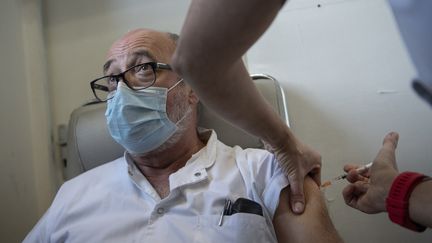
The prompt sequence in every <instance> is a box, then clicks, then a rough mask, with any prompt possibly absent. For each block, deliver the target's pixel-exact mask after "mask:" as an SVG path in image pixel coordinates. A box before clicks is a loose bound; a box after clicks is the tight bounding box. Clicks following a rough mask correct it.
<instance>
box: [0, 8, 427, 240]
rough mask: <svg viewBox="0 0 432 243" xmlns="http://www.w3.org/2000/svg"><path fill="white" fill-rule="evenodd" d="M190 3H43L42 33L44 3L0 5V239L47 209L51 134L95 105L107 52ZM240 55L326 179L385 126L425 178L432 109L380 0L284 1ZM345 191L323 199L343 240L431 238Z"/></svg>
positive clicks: (53, 179)
mask: <svg viewBox="0 0 432 243" xmlns="http://www.w3.org/2000/svg"><path fill="white" fill-rule="evenodd" d="M318 3H319V4H321V5H322V7H321V8H317V7H316V6H317V4H318ZM188 4H189V0H182V1H169V0H145V1H141V0H123V1H118V0H94V1H85V0H75V1H67V0H43V10H44V23H43V30H42V26H41V25H40V16H38V14H39V12H38V10H39V8H40V0H21V1H19V0H15V1H13V0H6V1H2V2H1V8H0V38H1V42H0V43H2V45H1V46H0V53H2V55H1V57H0V73H1V74H2V84H3V88H2V89H1V90H0V109H1V110H0V111H1V114H5V115H3V116H2V118H3V119H1V121H0V132H1V133H0V134H1V140H0V141H1V142H0V143H1V144H0V145H1V146H0V156H1V157H2V160H1V161H0V166H1V167H0V183H1V184H0V192H1V194H2V195H6V196H5V197H3V199H2V201H1V202H0V206H1V207H0V208H1V209H0V212H1V219H0V224H1V229H0V242H17V241H19V240H20V239H22V237H23V236H24V235H25V233H26V232H27V231H28V230H29V229H30V228H31V226H32V225H33V224H34V223H35V221H36V219H37V218H39V217H40V214H41V212H42V211H44V210H45V209H46V208H47V204H48V203H49V201H50V200H51V198H52V191H54V190H55V188H56V186H57V185H58V184H59V181H58V179H57V178H58V172H59V171H60V170H59V168H58V166H59V164H60V162H56V164H54V163H52V162H51V158H50V146H51V143H50V141H49V136H50V135H51V134H52V136H53V138H54V139H56V127H57V126H58V125H60V124H65V123H67V121H68V119H69V114H70V112H71V111H72V110H73V109H74V108H76V107H78V106H79V105H81V104H83V103H84V102H86V101H87V100H89V99H91V98H92V94H91V91H90V88H89V81H90V80H92V79H93V78H96V77H98V76H99V75H100V74H101V65H102V63H103V62H104V58H105V53H106V51H107V49H108V48H109V46H110V44H111V43H112V42H113V41H114V40H115V39H117V38H118V37H120V36H121V35H122V34H124V33H125V32H126V31H127V30H130V29H134V28H137V27H143V26H144V27H150V28H156V29H161V30H166V31H174V32H179V30H180V28H181V25H182V22H183V18H184V16H185V14H186V11H187V6H188ZM42 33H44V36H42V35H41V34H42ZM44 38H45V40H44ZM44 42H45V46H46V60H47V63H48V65H47V70H48V71H47V72H46V73H45V72H44V71H45V55H44V45H43V43H44ZM248 58H249V65H250V69H251V71H252V72H266V73H270V74H272V75H274V76H275V77H277V78H278V79H279V80H280V81H281V82H282V84H283V86H284V88H285V89H286V90H287V98H288V102H289V112H290V119H291V124H292V128H293V130H294V132H295V133H296V134H297V135H298V136H299V137H300V138H301V139H302V140H303V141H304V142H306V143H308V144H310V145H312V146H313V147H315V148H316V149H318V150H319V151H320V152H321V153H322V155H323V158H324V168H323V179H326V178H329V177H332V176H334V175H337V174H339V173H340V172H341V167H342V165H343V164H344V163H345V162H348V161H358V162H367V161H370V160H371V159H373V157H374V156H375V153H376V151H377V149H378V148H379V145H380V143H381V139H382V136H383V135H384V134H385V133H386V132H387V131H389V130H396V131H399V132H400V133H401V141H400V146H399V149H398V158H399V163H400V167H401V169H407V168H415V169H418V170H420V171H423V172H425V173H428V174H432V172H431V171H432V169H431V166H430V165H431V164H430V161H432V150H430V145H431V144H432V143H431V142H432V141H431V137H432V136H430V135H431V131H432V130H431V125H430V124H432V122H431V121H432V117H431V116H432V112H431V110H430V109H429V108H428V107H427V106H426V105H425V104H424V103H423V102H422V101H420V99H418V98H417V97H416V96H415V95H414V94H413V92H412V91H411V89H410V88H409V85H408V82H407V80H409V78H410V77H411V76H412V75H413V74H414V71H413V69H412V67H410V64H409V61H408V59H407V56H406V54H405V52H404V49H403V48H402V45H401V42H400V38H399V36H398V34H397V31H396V29H395V27H394V22H393V20H392V18H391V15H390V13H389V10H388V7H387V5H386V4H384V2H383V0H351V1H343V0H322V1H318V0H292V1H291V2H289V3H288V4H287V5H286V7H285V9H284V11H283V12H282V13H281V14H280V15H279V17H278V18H277V20H276V22H275V24H274V25H273V26H272V28H271V30H269V31H268V33H266V35H265V37H263V38H262V40H261V41H260V42H259V43H258V44H257V45H256V46H255V47H254V48H253V49H252V50H251V51H250V52H249V53H248ZM19 66H24V67H25V68H24V69H23V70H22V69H17V67H19ZM45 76H47V78H45ZM47 80H48V81H49V82H48V83H47ZM380 91H391V92H390V93H388V94H386V93H385V92H384V93H383V94H382V93H380ZM23 93H25V95H22V94H23ZM47 103H49V104H51V105H47ZM50 118H51V119H50ZM343 185H344V183H339V184H337V185H335V186H334V187H333V188H330V189H329V190H328V191H327V192H326V193H327V198H328V199H329V207H330V209H331V214H332V217H333V219H334V223H335V225H336V226H337V228H338V229H339V230H340V232H341V234H342V235H343V237H344V238H345V239H346V241H347V242H408V241H410V242H411V241H416V242H430V241H431V239H432V236H431V232H428V233H426V234H414V233H410V232H408V231H405V230H401V229H399V228H398V227H397V226H395V225H393V224H391V223H390V222H389V221H388V220H387V218H386V216H385V215H378V216H366V215H363V214H361V213H357V212H356V211H354V210H351V209H349V208H347V207H346V206H345V205H344V203H343V201H342V198H341V196H340V191H341V189H342V187H343ZM14 219H19V220H14Z"/></svg>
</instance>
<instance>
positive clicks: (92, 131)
mask: <svg viewBox="0 0 432 243" xmlns="http://www.w3.org/2000/svg"><path fill="white" fill-rule="evenodd" d="M251 77H252V79H253V80H254V83H255V85H256V87H257V88H258V90H259V91H260V92H261V94H262V95H263V96H264V97H265V98H266V100H267V101H268V102H269V103H270V105H271V106H272V107H273V108H274V109H275V111H276V112H277V113H279V115H280V116H281V118H282V119H283V120H284V121H285V122H286V123H287V124H288V125H289V122H288V110H287V105H286V101H285V95H284V91H283V90H282V88H281V86H280V85H279V83H278V82H277V81H276V80H275V79H274V78H273V77H271V76H269V75H265V74H255V75H251ZM105 109H106V103H97V104H90V105H86V106H82V107H79V108H77V109H75V110H74V111H73V112H72V114H71V117H70V120H69V125H68V138H67V155H66V161H65V162H64V170H63V172H64V177H65V179H66V180H68V179H71V178H73V177H75V176H77V175H79V174H81V173H83V172H84V171H87V170H90V169H92V168H94V167H96V166H99V165H102V164H104V163H107V162H110V161H112V160H114V159H117V158H119V157H121V156H122V155H123V152H124V149H123V148H122V147H121V146H120V145H119V144H117V143H116V142H115V141H114V140H113V139H112V138H111V136H110V134H109V132H108V129H107V126H106V120H105V115H104V113H105ZM198 126H200V127H205V128H212V129H214V130H215V131H216V132H217V133H218V138H219V139H220V140H221V141H222V142H224V143H225V144H227V145H231V146H234V145H239V146H241V147H243V148H262V146H263V145H262V143H261V141H260V140H259V139H258V138H257V137H254V136H251V135H249V134H247V133H245V132H243V131H242V130H240V129H238V128H236V127H234V126H232V125H231V124H229V123H227V122H226V121H224V120H222V119H221V118H219V117H218V116H217V115H216V114H214V113H213V112H212V111H211V110H209V109H207V108H206V107H205V106H204V105H202V104H200V108H199V121H198Z"/></svg>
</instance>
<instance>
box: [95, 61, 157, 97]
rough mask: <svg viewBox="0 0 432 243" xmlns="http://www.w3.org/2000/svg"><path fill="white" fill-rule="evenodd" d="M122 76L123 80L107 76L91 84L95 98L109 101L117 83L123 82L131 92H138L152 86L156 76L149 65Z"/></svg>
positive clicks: (136, 67)
mask: <svg viewBox="0 0 432 243" xmlns="http://www.w3.org/2000/svg"><path fill="white" fill-rule="evenodd" d="M122 76H123V77H124V79H125V80H122V78H120V76H109V77H105V78H102V79H99V80H97V81H96V82H95V83H94V84H93V88H94V92H95V95H96V97H97V98H98V99H99V100H101V101H105V100H107V99H110V98H111V97H112V96H113V95H114V94H115V91H116V89H117V83H118V82H119V81H124V82H125V83H126V85H127V86H128V87H129V88H131V89H133V90H140V89H145V88H148V87H150V86H152V85H153V83H154V82H155V80H156V74H155V72H154V70H153V67H152V66H151V65H150V64H142V65H138V66H135V67H133V68H131V69H129V70H127V71H126V72H125V73H124V74H123V75H122Z"/></svg>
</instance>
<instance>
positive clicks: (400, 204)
mask: <svg viewBox="0 0 432 243" xmlns="http://www.w3.org/2000/svg"><path fill="white" fill-rule="evenodd" d="M424 178H426V176H425V175H422V174H419V173H415V172H403V173H401V174H400V175H398V176H397V177H396V179H395V180H394V181H393V184H392V186H391V189H390V192H389V194H388V197H387V200H386V208H387V212H388V215H389V218H390V220H391V221H393V222H394V223H396V224H399V225H401V226H403V227H405V228H408V229H410V230H413V231H417V232H423V231H425V230H426V227H424V226H421V225H419V224H417V223H415V222H414V221H412V220H411V218H410V217H409V198H410V196H411V192H412V191H413V190H414V188H415V187H416V186H417V185H418V184H419V183H420V182H422V181H423V179H424Z"/></svg>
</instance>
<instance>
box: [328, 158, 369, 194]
mask: <svg viewBox="0 0 432 243" xmlns="http://www.w3.org/2000/svg"><path fill="white" fill-rule="evenodd" d="M371 166H372V162H371V163H369V164H367V165H364V166H362V167H359V168H357V169H356V171H357V173H359V174H363V173H365V172H366V171H368V170H369V168H370V167H371ZM347 176H348V173H344V174H342V175H340V176H337V177H335V178H333V179H332V180H330V181H325V182H324V183H323V184H322V185H321V187H323V188H324V187H328V186H330V185H331V184H332V181H338V180H342V179H345V178H346V177H347Z"/></svg>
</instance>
